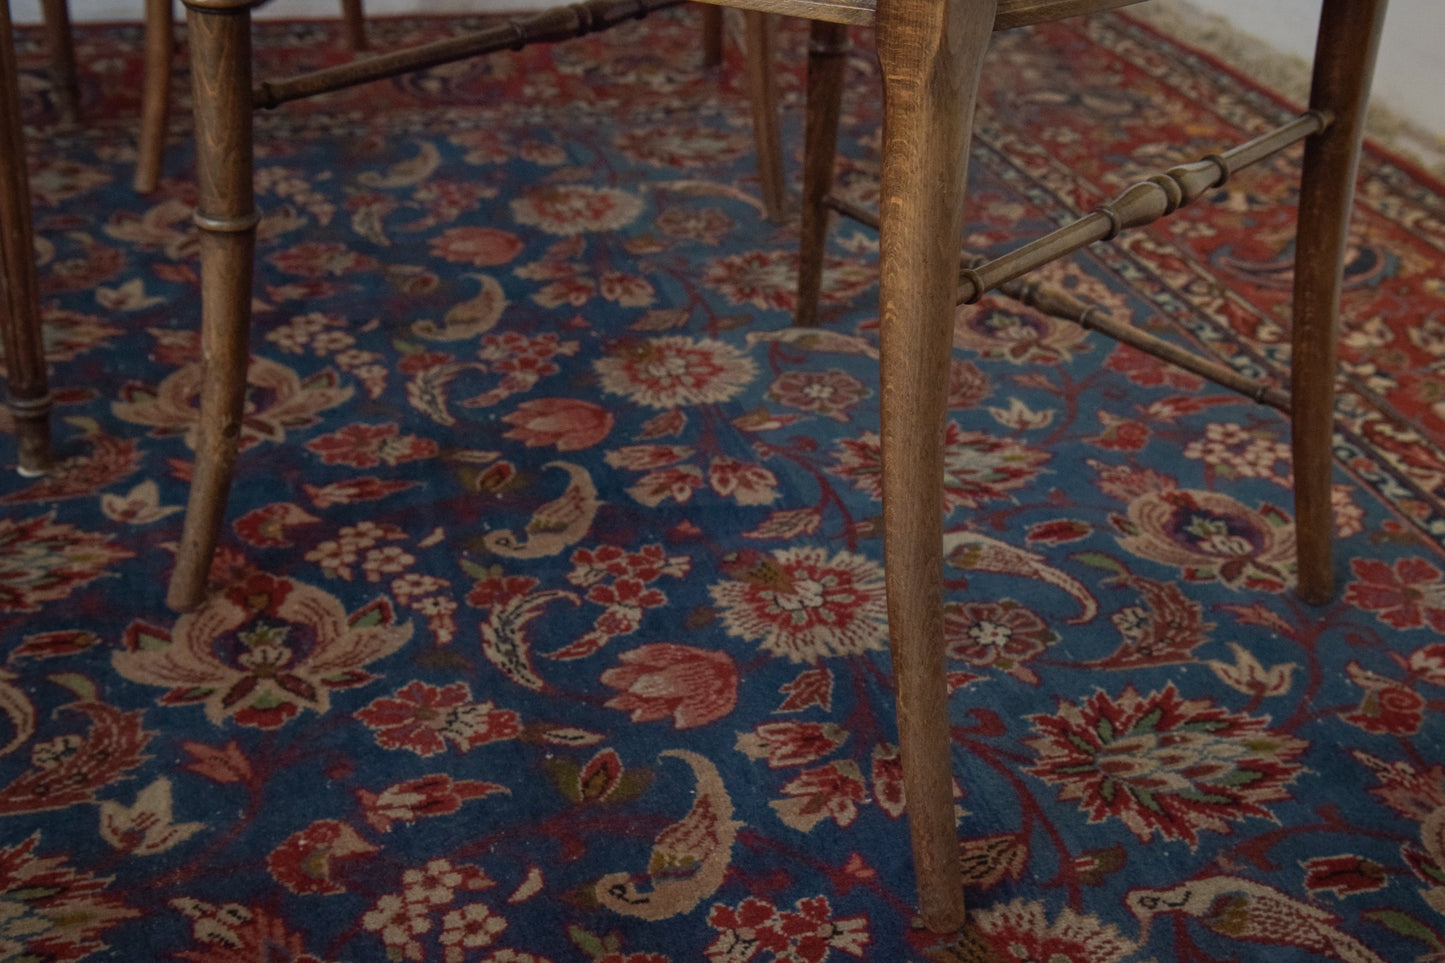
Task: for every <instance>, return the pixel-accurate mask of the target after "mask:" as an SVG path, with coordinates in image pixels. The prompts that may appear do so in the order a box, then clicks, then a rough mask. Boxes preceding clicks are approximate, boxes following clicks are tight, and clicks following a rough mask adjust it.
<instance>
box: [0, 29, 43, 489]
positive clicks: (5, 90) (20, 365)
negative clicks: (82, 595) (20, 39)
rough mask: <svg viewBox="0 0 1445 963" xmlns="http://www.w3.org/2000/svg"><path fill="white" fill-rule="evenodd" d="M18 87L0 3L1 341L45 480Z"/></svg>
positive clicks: (14, 402)
mask: <svg viewBox="0 0 1445 963" xmlns="http://www.w3.org/2000/svg"><path fill="white" fill-rule="evenodd" d="M19 89H20V88H19V84H18V83H17V80H16V70H15V41H14V37H13V36H12V35H11V28H10V8H9V6H8V5H6V4H4V3H0V338H3V341H4V346H5V362H6V364H5V367H6V369H7V374H8V376H9V382H8V384H7V385H6V404H7V406H8V407H9V408H10V414H11V416H12V417H13V418H14V419H15V435H16V445H17V448H18V449H19V453H18V457H17V461H18V465H19V469H20V473H21V474H22V475H39V474H43V473H44V472H45V471H46V470H47V469H48V468H49V467H50V401H51V399H50V389H49V387H48V386H47V382H46V376H45V352H44V343H43V341H42V339H41V332H40V299H39V295H38V288H37V285H36V279H35V246H34V243H33V241H32V239H31V238H32V226H31V217H30V186H29V181H28V179H27V177H26V172H25V141H24V138H23V136H22V134H21V122H20V98H19V94H18V91H19Z"/></svg>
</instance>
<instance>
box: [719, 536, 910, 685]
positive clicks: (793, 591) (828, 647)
mask: <svg viewBox="0 0 1445 963" xmlns="http://www.w3.org/2000/svg"><path fill="white" fill-rule="evenodd" d="M723 571H725V572H727V573H728V574H729V575H731V576H733V578H732V580H730V581H726V582H718V583H717V584H715V585H713V586H712V587H711V588H710V590H709V591H710V592H711V593H712V598H713V602H714V603H715V604H716V605H717V607H718V608H719V610H720V615H721V617H722V622H723V625H724V626H725V627H726V628H727V631H728V634H729V635H735V636H737V637H739V638H742V639H747V640H748V641H755V642H758V643H759V644H760V645H761V646H762V648H763V649H765V650H767V651H768V652H771V653H773V654H774V655H780V656H784V657H786V658H788V659H791V660H792V661H794V662H815V661H817V660H818V659H819V658H820V657H824V656H846V655H858V654H860V653H863V652H868V651H871V650H877V649H882V648H883V647H884V643H885V641H886V639H887V627H886V625H885V621H886V618H887V614H886V609H885V605H884V598H883V569H882V566H880V565H879V564H878V563H877V562H875V561H873V560H872V559H870V558H867V557H866V556H863V555H855V554H853V553H852V552H838V553H836V554H834V555H832V556H830V555H829V554H828V551H827V549H824V548H818V547H814V546H799V547H796V548H784V549H777V550H775V551H774V552H773V553H772V554H771V555H765V554H763V553H762V552H757V551H751V550H749V551H743V552H738V553H736V554H734V555H730V556H728V557H727V558H726V559H724V560H723Z"/></svg>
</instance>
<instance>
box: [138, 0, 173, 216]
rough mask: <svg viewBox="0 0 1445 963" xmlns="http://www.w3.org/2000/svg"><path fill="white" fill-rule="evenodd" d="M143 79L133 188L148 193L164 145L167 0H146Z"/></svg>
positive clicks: (169, 41)
mask: <svg viewBox="0 0 1445 963" xmlns="http://www.w3.org/2000/svg"><path fill="white" fill-rule="evenodd" d="M145 36H146V56H145V79H144V82H143V83H144V86H143V89H142V91H141V105H140V146H139V149H138V151H137V154H136V164H135V189H136V191H137V192H138V193H141V194H149V193H150V192H151V191H153V190H155V189H156V184H157V183H159V182H160V176H161V158H162V156H163V155H164V153H165V148H166V120H167V115H168V114H169V112H170V99H171V64H172V61H173V59H174V57H175V32H174V30H173V29H172V24H171V0H146V18H145Z"/></svg>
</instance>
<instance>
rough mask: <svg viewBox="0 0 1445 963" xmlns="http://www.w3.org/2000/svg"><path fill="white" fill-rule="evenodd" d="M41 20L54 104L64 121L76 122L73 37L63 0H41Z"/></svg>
mask: <svg viewBox="0 0 1445 963" xmlns="http://www.w3.org/2000/svg"><path fill="white" fill-rule="evenodd" d="M40 10H41V18H42V19H43V20H44V21H45V47H46V51H47V52H48V53H49V54H50V82H51V83H53V84H54V85H55V106H56V107H57V109H58V110H59V111H60V119H61V120H63V121H65V122H66V123H67V124H75V123H79V122H80V75H79V73H78V72H77V71H76V69H75V38H74V37H73V36H72V34H71V30H70V8H69V7H68V6H67V5H66V0H41V4H40Z"/></svg>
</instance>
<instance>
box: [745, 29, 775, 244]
mask: <svg viewBox="0 0 1445 963" xmlns="http://www.w3.org/2000/svg"><path fill="white" fill-rule="evenodd" d="M743 22H744V24H745V29H746V35H747V36H746V42H747V85H748V100H749V101H750V102H751V104H752V112H753V143H754V145H755V147H756V150H757V155H758V180H759V181H761V182H762V194H763V210H764V212H765V213H766V215H767V218H768V220H770V221H774V222H777V221H781V220H782V219H783V204H784V197H785V194H786V192H785V191H784V189H783V142H782V139H781V137H779V135H778V82H777V74H776V73H775V66H776V58H775V57H774V56H773V46H774V45H773V18H772V17H771V16H770V15H768V14H766V13H763V12H761V11H758V10H746V11H744V12H743Z"/></svg>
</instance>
